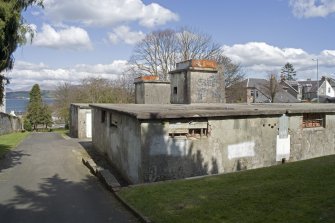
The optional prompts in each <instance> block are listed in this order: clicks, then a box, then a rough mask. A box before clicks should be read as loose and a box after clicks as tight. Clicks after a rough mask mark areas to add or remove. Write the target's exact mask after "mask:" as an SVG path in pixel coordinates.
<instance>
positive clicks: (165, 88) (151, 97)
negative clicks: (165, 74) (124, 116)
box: [134, 76, 171, 104]
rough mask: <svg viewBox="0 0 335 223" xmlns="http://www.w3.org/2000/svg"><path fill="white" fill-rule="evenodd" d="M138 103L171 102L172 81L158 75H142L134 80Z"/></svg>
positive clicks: (136, 101)
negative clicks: (164, 79) (162, 79)
mask: <svg viewBox="0 0 335 223" xmlns="http://www.w3.org/2000/svg"><path fill="white" fill-rule="evenodd" d="M134 84H135V103H136V104H170V94H171V88H170V82H169V81H161V80H159V77H158V76H141V77H138V78H136V79H135V80H134Z"/></svg>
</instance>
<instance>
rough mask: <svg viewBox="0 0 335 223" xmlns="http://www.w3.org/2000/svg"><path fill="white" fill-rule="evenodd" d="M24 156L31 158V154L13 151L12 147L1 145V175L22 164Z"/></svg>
mask: <svg viewBox="0 0 335 223" xmlns="http://www.w3.org/2000/svg"><path fill="white" fill-rule="evenodd" d="M23 156H30V154H28V153H25V152H23V151H22V150H11V147H10V146H8V145H3V144H0V173H1V172H2V171H3V170H5V169H8V168H11V167H14V166H16V165H19V164H21V158H22V157H23Z"/></svg>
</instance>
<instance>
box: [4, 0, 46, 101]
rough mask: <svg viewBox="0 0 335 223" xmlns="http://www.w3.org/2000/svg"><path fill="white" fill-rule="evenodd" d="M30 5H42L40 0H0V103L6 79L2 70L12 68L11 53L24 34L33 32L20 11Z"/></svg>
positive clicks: (20, 42) (20, 43) (21, 42)
mask: <svg viewBox="0 0 335 223" xmlns="http://www.w3.org/2000/svg"><path fill="white" fill-rule="evenodd" d="M32 5H39V6H42V7H43V4H42V0H1V1H0V51H1V53H0V73H1V74H0V104H2V103H3V92H4V85H5V84H6V82H7V81H8V79H7V78H6V77H5V76H4V75H3V74H2V72H3V71H6V70H10V69H12V68H13V64H14V58H13V53H14V51H15V50H16V48H17V47H18V46H20V45H23V44H25V43H26V41H27V39H26V38H25V34H26V33H30V35H31V37H33V34H34V32H33V30H32V29H31V27H30V26H29V25H27V24H25V20H24V18H23V16H22V12H23V11H25V10H26V9H27V8H28V7H29V6H32ZM4 80H5V81H4Z"/></svg>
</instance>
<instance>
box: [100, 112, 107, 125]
mask: <svg viewBox="0 0 335 223" xmlns="http://www.w3.org/2000/svg"><path fill="white" fill-rule="evenodd" d="M105 121H106V111H104V110H102V111H101V122H102V123H104V122H105Z"/></svg>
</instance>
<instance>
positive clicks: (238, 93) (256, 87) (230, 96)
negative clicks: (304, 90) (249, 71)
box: [226, 78, 299, 103]
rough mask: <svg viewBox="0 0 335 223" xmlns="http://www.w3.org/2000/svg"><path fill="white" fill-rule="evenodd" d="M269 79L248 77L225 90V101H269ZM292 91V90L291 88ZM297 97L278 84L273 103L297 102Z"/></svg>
mask: <svg viewBox="0 0 335 223" xmlns="http://www.w3.org/2000/svg"><path fill="white" fill-rule="evenodd" d="M268 88H269V81H268V80H265V79H260V78H248V79H246V80H244V81H242V82H240V83H238V84H236V85H233V86H231V87H229V88H228V89H227V90H226V96H227V99H226V100H227V103H238V102H246V103H269V102H271V97H270V93H269V90H268ZM292 91H293V90H292ZM297 102H299V99H297V97H295V96H293V95H292V94H290V93H288V92H287V90H286V89H285V88H283V87H282V86H281V85H278V90H277V92H276V95H275V98H274V103H297Z"/></svg>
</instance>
